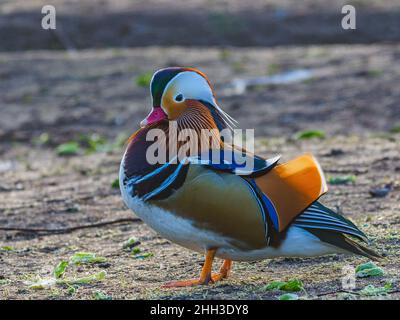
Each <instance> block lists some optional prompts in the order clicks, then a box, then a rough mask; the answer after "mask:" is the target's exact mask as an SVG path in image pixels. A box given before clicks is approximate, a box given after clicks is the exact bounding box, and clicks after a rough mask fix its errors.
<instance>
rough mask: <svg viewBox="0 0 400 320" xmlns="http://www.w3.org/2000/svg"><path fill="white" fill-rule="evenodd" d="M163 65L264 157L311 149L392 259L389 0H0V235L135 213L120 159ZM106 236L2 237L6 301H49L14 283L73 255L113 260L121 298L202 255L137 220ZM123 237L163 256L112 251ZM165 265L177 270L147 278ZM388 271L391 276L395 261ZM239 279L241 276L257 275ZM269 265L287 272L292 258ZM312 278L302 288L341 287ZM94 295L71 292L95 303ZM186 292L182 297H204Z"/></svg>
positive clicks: (399, 107)
mask: <svg viewBox="0 0 400 320" xmlns="http://www.w3.org/2000/svg"><path fill="white" fill-rule="evenodd" d="M345 4H351V5H353V6H354V7H355V9H356V29H355V30H344V29H343V28H342V27H341V21H342V18H343V17H344V14H342V13H341V10H342V7H343V5H345ZM44 5H53V6H54V7H55V8H56V29H55V30H44V29H42V27H41V20H42V18H43V16H44V14H42V13H41V9H42V7H43V6H44ZM166 66H190V67H195V68H198V69H199V70H201V71H203V72H204V73H206V74H207V75H208V76H209V78H210V80H211V82H212V83H213V85H214V87H215V91H216V95H217V99H218V101H219V103H220V105H221V106H222V108H223V109H224V110H225V111H227V112H228V113H229V114H230V115H232V116H233V117H234V118H236V119H237V120H238V121H239V127H241V128H255V134H256V138H257V143H258V147H257V148H258V149H257V150H258V151H259V152H260V153H261V154H263V155H265V156H274V155H275V154H277V153H281V154H283V155H284V159H288V158H290V157H293V156H296V155H298V154H299V153H301V152H305V151H311V152H313V153H315V154H316V155H317V156H318V157H319V159H320V161H321V162H322V165H323V168H324V169H325V170H326V172H327V174H328V176H332V177H331V178H332V179H331V180H330V184H331V188H332V189H331V190H332V192H331V193H330V196H328V197H327V201H328V202H329V203H330V204H331V205H332V206H334V207H337V208H340V210H342V211H343V212H347V213H349V214H350V217H352V218H354V219H355V220H356V221H358V222H360V223H362V224H363V225H365V226H364V230H366V231H370V232H371V233H372V234H373V235H374V234H375V235H377V238H378V239H380V240H379V241H380V242H379V243H380V244H381V246H383V247H385V246H386V247H387V246H389V247H390V248H391V249H390V250H394V252H398V248H399V245H400V240H399V236H398V230H399V229H398V225H399V220H398V216H399V210H400V208H399V203H400V201H399V200H400V194H399V183H400V182H399V181H400V180H399V176H400V165H399V163H400V162H399V160H400V154H399V149H400V142H399V141H400V139H399V133H400V88H399V83H400V2H399V1H398V0H354V1H341V0H331V1H325V0H304V1H296V0H253V1H240V0H230V1H227V0H226V1H225V0H221V1H217V0H215V1H213V0H185V1H172V0H146V1H144V0H143V1H140V0H0V227H18V228H66V227H71V226H76V225H82V224H88V223H89V224H90V223H97V222H99V221H103V220H110V219H115V218H121V217H122V218H124V217H131V216H132V215H131V213H130V212H128V211H127V210H126V209H125V207H124V205H123V204H122V201H121V199H120V195H119V190H118V182H117V180H116V178H117V174H118V168H119V161H120V159H121V157H122V153H123V150H124V143H125V141H126V139H127V137H129V135H130V134H131V133H133V132H134V131H136V130H137V128H138V124H139V121H140V120H142V119H143V118H144V117H145V116H146V115H147V113H148V112H149V110H150V107H151V100H150V95H149V88H148V86H149V82H150V78H151V75H152V73H153V72H154V71H155V70H157V69H158V68H162V67H166ZM353 214H354V215H353ZM357 219H358V220H357ZM368 219H369V220H368ZM384 223H389V224H390V225H389V227H388V228H389V229H387V230H386V229H385V230H386V231H385V232H389V231H388V230H390V232H394V231H395V230H397V231H396V232H395V235H393V234H391V237H392V238H390V239H389V238H385V237H386V236H387V233H384V234H381V233H379V232H380V231H379V232H378V231H377V230H381V229H379V226H380V224H384ZM110 228H111V229H98V230H96V229H95V230H92V231H89V230H83V231H78V232H76V233H67V234H62V235H56V236H43V234H41V233H39V234H38V233H37V232H28V231H26V230H25V231H24V230H19V231H18V230H15V231H12V232H10V231H4V230H3V231H1V230H0V244H1V245H0V248H3V249H0V261H1V262H2V263H3V262H4V266H5V267H4V269H3V270H0V281H1V279H3V280H4V279H5V280H4V281H3V283H7V284H8V285H5V286H4V285H3V286H2V285H1V284H2V282H0V294H2V295H3V298H15V297H18V298H28V297H30V298H32V297H36V298H48V297H49V295H50V296H51V294H55V293H54V292H53V293H49V292H39V293H37V292H34V293H32V292H31V291H26V286H24V284H23V283H22V282H21V281H22V279H24V277H25V278H26V277H27V275H29V274H41V275H43V274H47V273H51V270H52V268H53V266H54V265H55V264H56V263H57V262H58V261H59V260H60V259H61V258H63V259H64V258H66V257H68V256H69V255H70V254H71V252H74V250H75V251H76V250H78V249H79V250H87V251H94V252H98V253H101V254H103V255H104V256H106V257H109V260H110V261H112V262H111V264H110V266H108V267H105V268H110V269H109V271H108V272H109V273H111V274H112V275H114V278H112V277H113V276H112V277H111V280H110V282H106V283H105V284H103V285H102V286H103V287H101V286H100V285H99V286H100V287H99V288H100V289H101V290H105V291H107V292H109V293H110V295H114V296H115V297H121V298H126V297H129V298H138V297H139V298H145V297H149V296H150V297H151V294H153V293H151V294H150V293H149V292H150V291H151V290H150V289H151V288H153V287H154V288H158V286H159V283H160V282H162V281H164V280H168V277H167V276H169V277H171V276H173V272H177V270H180V269H183V271H182V272H186V273H189V274H190V273H193V275H195V274H196V273H197V265H196V264H193V265H192V264H189V263H187V262H188V261H190V260H191V259H194V260H195V261H196V259H198V260H199V262H200V261H201V257H200V258H199V256H197V255H194V254H193V253H188V252H186V251H185V253H182V252H181V251H179V250H178V249H177V247H176V246H173V245H172V244H170V243H168V242H163V240H161V239H160V238H158V237H157V236H156V235H155V234H154V233H152V231H150V230H149V229H148V228H146V227H145V226H143V225H125V226H121V227H116V228H112V227H110ZM132 235H134V236H135V237H137V238H138V239H139V240H140V242H141V243H142V247H141V248H142V249H143V250H144V251H146V250H147V251H151V252H152V253H154V255H155V256H157V257H158V258H157V259H149V260H146V262H143V261H136V260H132V259H131V258H130V257H129V254H128V255H126V253H123V252H120V251H121V250H120V247H121V243H122V242H123V241H125V240H126V239H127V238H129V237H130V236H132ZM396 246H397V247H396ZM4 248H8V249H10V248H11V249H10V250H8V249H7V250H6V249H4ZM396 248H397V249H396ZM387 250H389V249H387ZM396 250H397V251H396ZM116 252H117V253H118V254H116ZM177 252H178V253H177ZM110 257H111V258H110ZM162 260H163V261H167V262H168V263H167V265H168V266H169V267H171V268H172V269H171V270H169V271H168V272H162V273H157V274H154V269H160V268H161V265H160V263H159V262H160V261H162ZM116 261H117V262H116ZM321 261H322V260H321ZM321 261H319V260H311V262H310V263H311V265H312V263H320V262H321ZM340 261H341V260H340ZM271 263H272V262H271ZM277 263H278V264H279V261H278V262H277ZM121 266H124V270H122V269H121ZM168 266H167V267H168ZM177 266H179V267H177ZM308 266H309V265H306V264H303V265H302V266H300V267H298V268H301V267H304V268H308ZM167 267H166V268H167ZM239 268H240V267H239ZM246 268H247V269H246ZM260 268H261V267H260ZM260 268H259V269H257V270H261V271H262V268H261V269H260ZM387 268H388V269H389V270H390V268H392V269H393V274H394V275H395V274H398V270H396V267H395V261H394V262H393V266H392V267H390V265H389V266H388V267H387ZM161 269H162V268H161ZM174 270H175V271H174ZM241 270H242V272H241V274H242V277H243V280H244V281H246V282H247V281H248V279H247V278H246V277H250V276H253V275H254V272H255V271H254V269H251V268H250V269H249V268H248V266H247V267H246V265H245V266H244V267H243V269H241ZM279 270H281V272H282V273H283V274H288V275H290V274H293V270H292V269H291V264H290V263H289V264H285V266H282V265H280V269H279ZM338 270H339V271H337V273H340V269H338ZM146 272H149V274H148V275H147V273H146ZM303 274H304V276H306V274H307V273H306V272H303ZM334 274H335V272H334V271H333V273H332V274H330V276H332V277H334ZM312 276H313V277H314V278H313V279H314V280H313V281H314V282H313V283H314V284H313V286H314V287H313V286H311V287H310V288H309V290H311V291H309V292H311V293H312V292H313V291H312V290H314V291H315V292H316V293H320V292H323V291H324V288H333V287H334V286H335V285H338V283H337V281H336V280H334V279H333V278H332V279H330V278H329V277H325V278H321V279H318V276H317V274H312ZM118 277H119V278H118ZM121 277H128V280H127V281H125V280H124V281H125V282H124V281H122V280H121ZM141 278H142V279H144V280H143V282H140V279H141ZM175 278H181V276H180V275H179V274H176V275H175ZM138 279H139V282H137V281H138ZM149 279H152V281H153V282H151V281H150V282H151V284H149ZM261 279H262V278H261ZM169 280H170V279H169ZM7 281H8V282H7ZM113 281H114V282H113ZM259 281H261V282H262V281H263V280H259ZM305 281H307V279H305ZM152 286H153V287H152ZM120 288H126V290H120ZM149 288H150V289H149ZM24 290H25V291H24ZM91 290H92V289H90V288H89V289H81V290H78V292H77V293H76V294H75V293H74V295H73V297H76V298H79V297H81V298H82V297H83V298H88V297H92V291H91ZM149 290H150V291H149ZM253 291H254V290H253V289H252V288H248V287H246V286H239V287H238V286H236V287H235V285H233V287H232V286H227V288H226V290H222V291H218V290H217V291H216V292H214V291H212V290H211V291H207V294H208V295H210V296H212V297H215V296H217V297H224V295H225V296H227V297H230V298H232V297H236V296H235V294H237V293H238V292H239V293H241V294H242V295H241V297H247V298H250V299H252V298H254V293H253ZM57 294H58V297H70V295H68V293H67V291H65V290H64V291H62V290H61V291H60V292H58V293H57ZM196 294H197V293H194V295H191V294H189V296H188V297H197V298H201V297H204V296H203V295H202V293H198V294H199V295H197V296H196ZM264 295H266V296H265V297H266V298H271V296H269V293H264ZM262 297H263V296H262Z"/></svg>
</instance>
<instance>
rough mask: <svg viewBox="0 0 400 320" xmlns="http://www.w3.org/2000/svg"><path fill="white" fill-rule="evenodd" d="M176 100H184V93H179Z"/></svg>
mask: <svg viewBox="0 0 400 320" xmlns="http://www.w3.org/2000/svg"><path fill="white" fill-rule="evenodd" d="M175 101H177V102H181V101H183V95H182V93H180V94H178V95H177V96H176V97H175Z"/></svg>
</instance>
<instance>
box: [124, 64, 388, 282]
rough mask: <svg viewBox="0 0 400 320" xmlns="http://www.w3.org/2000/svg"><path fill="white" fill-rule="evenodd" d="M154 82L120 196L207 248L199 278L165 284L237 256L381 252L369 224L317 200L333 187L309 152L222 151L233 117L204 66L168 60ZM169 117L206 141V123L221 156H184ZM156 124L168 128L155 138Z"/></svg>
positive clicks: (162, 226) (159, 226)
mask: <svg viewBox="0 0 400 320" xmlns="http://www.w3.org/2000/svg"><path fill="white" fill-rule="evenodd" d="M150 91H151V96H152V102H153V107H152V110H151V112H150V113H149V115H148V116H147V117H146V118H145V119H144V120H143V121H142V122H141V123H140V127H141V128H140V129H139V130H138V131H137V132H136V133H134V134H133V135H132V136H131V138H130V139H129V140H128V144H127V148H126V151H125V153H124V156H123V159H122V162H121V166H120V173H119V180H120V188H121V193H122V198H123V200H124V202H125V204H126V205H127V206H128V207H129V208H130V209H131V210H133V211H134V213H135V214H136V215H137V216H139V217H140V218H141V219H142V220H143V221H144V222H145V223H146V224H148V225H149V226H150V227H151V228H153V229H154V230H155V231H157V232H158V233H159V234H160V235H161V236H163V237H165V238H166V239H168V240H170V241H172V242H175V243H177V244H179V245H181V246H183V247H185V248H188V249H191V250H194V251H197V252H200V253H205V262H204V265H203V268H202V270H201V273H200V277H199V278H198V279H194V280H183V281H174V282H171V283H168V284H166V285H165V287H182V286H193V285H200V284H208V283H213V282H216V281H218V280H221V279H223V278H227V277H228V275H229V272H230V270H231V267H232V261H254V260H262V259H267V258H275V257H311V256H320V255H326V254H333V253H347V254H357V255H362V256H365V257H368V258H371V259H375V260H376V259H378V258H380V255H379V254H378V253H376V252H374V251H373V250H372V249H370V248H368V247H366V246H365V245H362V244H361V243H360V242H368V239H367V237H366V235H365V234H364V233H363V232H362V231H360V230H359V229H358V228H357V227H356V226H355V225H354V224H353V223H352V222H351V221H349V220H348V219H346V218H344V217H343V216H341V215H339V214H338V213H336V212H334V211H333V210H331V209H329V208H327V207H326V206H324V205H323V204H322V203H321V202H320V201H319V198H320V197H321V196H322V195H323V194H325V193H326V192H327V190H328V188H327V184H326V181H325V179H324V175H323V172H322V170H321V167H320V165H319V164H318V162H317V160H316V159H315V158H314V157H313V156H312V155H310V154H304V155H301V156H300V157H298V158H296V159H294V160H291V161H289V162H286V163H279V157H275V158H272V159H264V158H262V157H260V156H257V155H255V154H253V153H251V152H248V151H246V150H245V149H244V148H240V147H235V146H234V147H233V148H227V150H228V151H224V152H221V150H223V147H225V145H227V144H228V143H227V142H226V141H225V139H223V137H222V136H221V134H220V133H221V132H222V131H223V130H226V129H228V130H230V129H231V128H232V126H233V125H234V124H235V123H234V122H235V120H234V119H233V118H232V117H231V116H229V115H228V114H227V113H226V112H224V111H223V110H222V109H221V107H220V106H219V105H218V104H217V102H216V98H215V93H214V90H213V88H212V86H211V84H210V81H209V79H208V78H207V76H206V75H205V74H203V73H201V72H200V71H198V70H196V69H193V68H181V67H170V68H165V69H161V70H158V71H157V72H155V73H154V75H153V77H152V80H151V83H150ZM171 123H174V124H175V128H176V130H177V132H178V133H181V132H183V131H185V130H189V132H195V133H197V137H200V138H198V139H197V140H201V142H204V139H205V138H204V135H202V133H201V131H202V130H209V131H210V132H212V134H210V135H208V136H207V137H206V139H209V141H211V145H210V144H209V150H208V151H215V150H219V151H218V152H217V153H216V154H217V155H218V153H219V158H218V157H217V160H219V161H215V158H214V157H213V158H212V159H209V157H208V158H207V157H204V156H203V154H204V150H201V152H198V153H197V154H196V153H195V152H194V153H191V154H190V155H189V156H187V152H185V151H184V152H183V154H181V157H180V159H179V160H177V155H178V152H177V150H180V147H182V144H183V143H182V141H181V142H179V141H177V140H178V139H177V138H176V136H173V135H171V134H170V133H171ZM154 132H156V133H164V134H165V137H158V138H157V139H154V138H152V137H151V136H154ZM188 136H189V137H190V139H186V140H184V139H183V140H184V142H187V143H189V140H194V142H193V141H192V142H191V143H190V146H191V147H193V149H196V148H195V147H198V146H199V142H198V141H197V142H196V141H195V140H196V139H191V138H193V135H191V134H189V135H188ZM156 142H157V143H156ZM154 144H157V146H158V149H159V150H158V151H157V152H155V153H154V154H158V153H159V154H161V153H163V152H164V153H166V154H167V155H168V156H167V157H165V156H164V160H165V161H154V159H150V158H151V157H149V154H151V152H150V153H149V150H150V149H154ZM163 148H164V149H163ZM153 151H154V150H153ZM206 151H207V150H206ZM226 153H231V154H233V155H234V156H235V155H237V154H240V155H241V156H243V157H244V159H245V160H249V162H251V163H252V166H250V168H245V167H243V164H242V163H238V162H237V161H235V160H234V159H233V157H231V158H229V157H226V156H225V155H226ZM159 154H158V155H159ZM205 154H207V152H205ZM158 160H159V159H158ZM355 240H359V241H355ZM215 257H218V258H221V259H224V261H223V264H222V266H221V268H220V270H219V272H218V273H212V264H213V260H214V258H215Z"/></svg>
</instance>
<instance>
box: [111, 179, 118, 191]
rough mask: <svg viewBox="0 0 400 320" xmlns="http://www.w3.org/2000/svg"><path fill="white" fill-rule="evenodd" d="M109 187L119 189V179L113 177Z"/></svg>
mask: <svg viewBox="0 0 400 320" xmlns="http://www.w3.org/2000/svg"><path fill="white" fill-rule="evenodd" d="M111 188H113V189H119V179H115V180H114V181H113V182H112V183H111Z"/></svg>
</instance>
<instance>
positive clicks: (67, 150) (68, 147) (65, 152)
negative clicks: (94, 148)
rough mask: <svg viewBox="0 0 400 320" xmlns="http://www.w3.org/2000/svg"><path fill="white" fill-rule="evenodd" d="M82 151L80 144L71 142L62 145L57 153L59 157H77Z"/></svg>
mask: <svg viewBox="0 0 400 320" xmlns="http://www.w3.org/2000/svg"><path fill="white" fill-rule="evenodd" d="M79 151H80V147H79V144H78V142H75V141H71V142H67V143H63V144H60V145H59V146H58V147H57V149H56V152H57V154H58V155H59V156H71V155H76V154H78V153H79Z"/></svg>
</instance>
